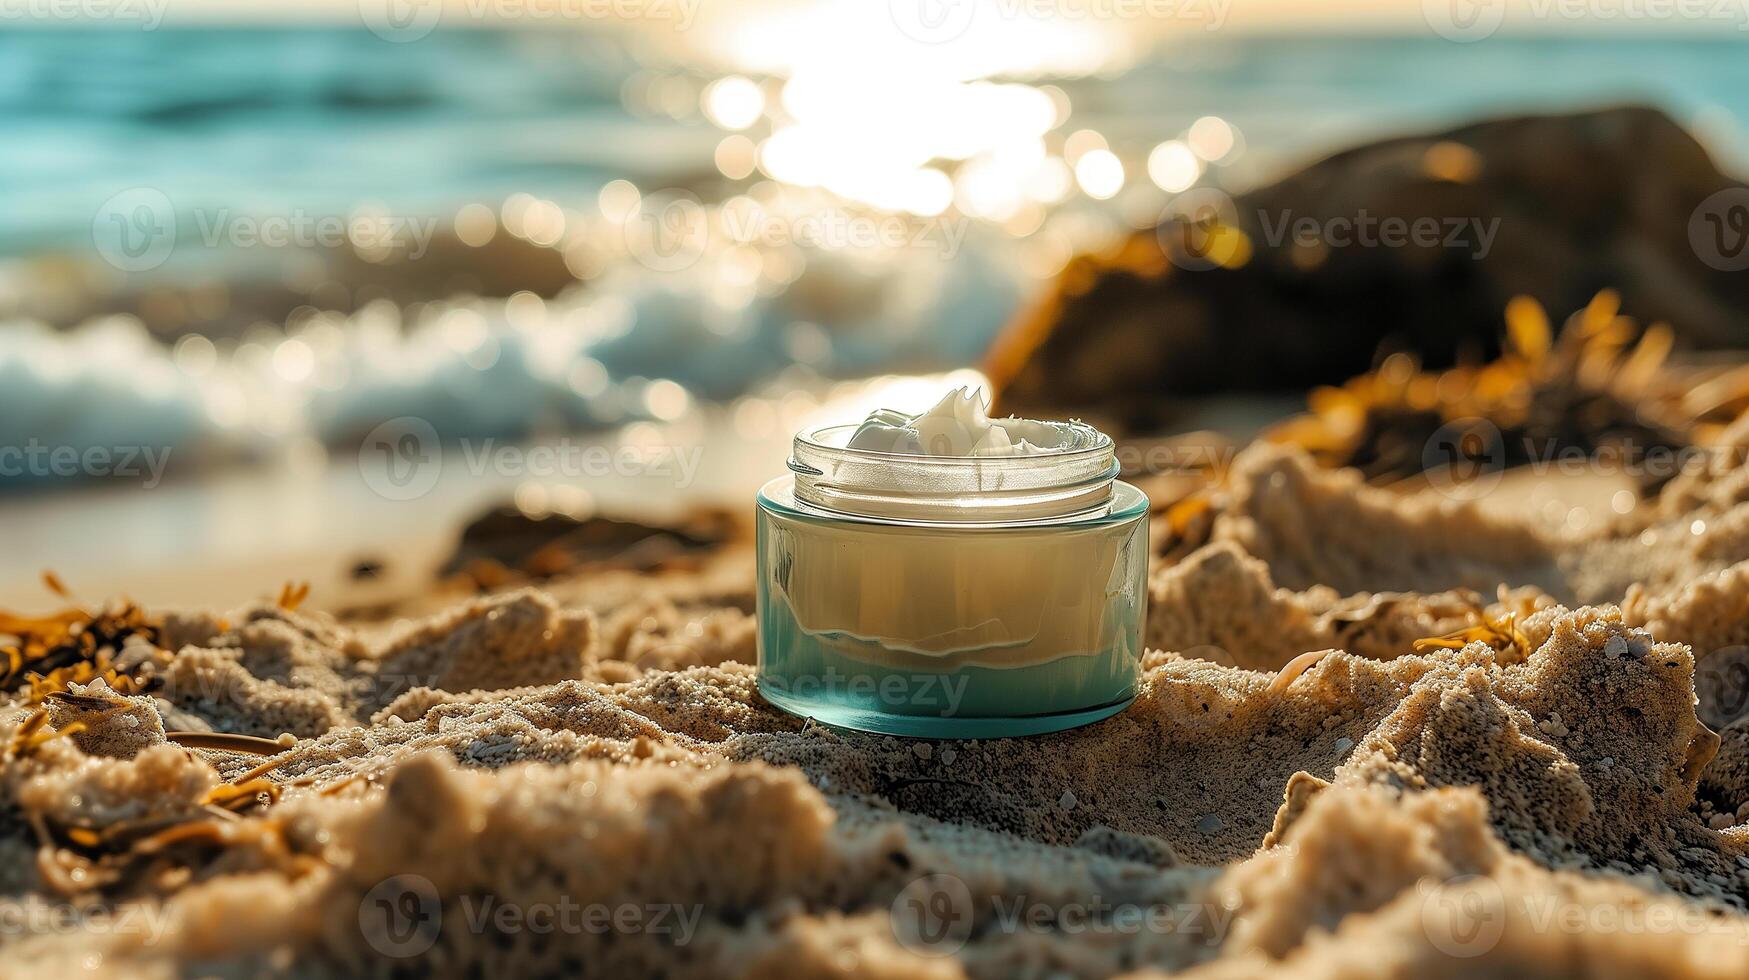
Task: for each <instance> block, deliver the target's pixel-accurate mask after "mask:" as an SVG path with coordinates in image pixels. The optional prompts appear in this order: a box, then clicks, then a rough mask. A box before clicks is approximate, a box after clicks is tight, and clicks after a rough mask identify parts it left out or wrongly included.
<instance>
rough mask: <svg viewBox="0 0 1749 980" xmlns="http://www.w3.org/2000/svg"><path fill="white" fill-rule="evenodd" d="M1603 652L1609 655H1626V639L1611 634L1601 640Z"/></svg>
mask: <svg viewBox="0 0 1749 980" xmlns="http://www.w3.org/2000/svg"><path fill="white" fill-rule="evenodd" d="M1603 652H1604V653H1606V654H1608V655H1610V656H1611V657H1625V656H1627V655H1628V641H1626V640H1624V639H1622V638H1621V637H1619V636H1612V637H1610V638H1609V639H1607V640H1605V641H1603Z"/></svg>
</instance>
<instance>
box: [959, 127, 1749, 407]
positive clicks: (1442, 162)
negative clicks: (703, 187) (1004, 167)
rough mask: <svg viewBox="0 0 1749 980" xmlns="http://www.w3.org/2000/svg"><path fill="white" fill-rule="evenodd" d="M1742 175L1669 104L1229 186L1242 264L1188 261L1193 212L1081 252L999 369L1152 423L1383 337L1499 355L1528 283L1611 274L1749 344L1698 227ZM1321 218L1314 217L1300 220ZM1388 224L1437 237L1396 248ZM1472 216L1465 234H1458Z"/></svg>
mask: <svg viewBox="0 0 1749 980" xmlns="http://www.w3.org/2000/svg"><path fill="white" fill-rule="evenodd" d="M1741 186H1742V185H1741V184H1739V183H1738V182H1737V181H1734V180H1732V179H1730V178H1728V177H1726V176H1725V175H1723V174H1722V173H1720V172H1719V170H1718V168H1717V167H1716V166H1714V164H1713V163H1712V161H1711V159H1710V158H1709V157H1708V156H1707V153H1706V151H1705V150H1704V149H1703V148H1702V147H1701V145H1700V144H1699V143H1698V142H1697V141H1696V140H1695V139H1694V138H1693V137H1692V136H1690V135H1689V134H1688V133H1687V132H1685V131H1684V130H1683V129H1682V128H1681V127H1680V126H1678V125H1677V124H1676V123H1674V122H1673V121H1671V120H1670V119H1669V118H1668V117H1667V116H1665V115H1664V114H1662V113H1661V112H1658V111H1657V110H1655V109H1649V108H1637V107H1629V108H1614V109H1607V110H1601V111H1595V112H1584V113H1578V114H1573V115H1553V116H1525V117H1518V118H1511V119H1501V120H1494V121H1487V122H1481V123H1476V124H1473V125H1469V126H1464V127H1461V128H1459V129H1454V130H1451V131H1449V132H1444V133H1437V134H1433V135H1428V136H1415V137H1406V138H1399V139H1391V140H1386V141H1384V142H1380V143H1374V144H1371V145H1367V146H1362V147H1358V148H1355V149H1351V150H1348V151H1345V152H1343V153H1339V154H1337V155H1335V156H1332V157H1330V158H1328V159H1325V160H1323V161H1320V162H1318V163H1315V164H1313V165H1312V166H1310V167H1307V168H1306V169H1304V170H1302V171H1300V172H1299V173H1296V174H1294V175H1293V176H1290V177H1288V178H1286V179H1284V180H1282V181H1280V182H1278V183H1276V184H1273V185H1270V186H1268V187H1264V188H1262V189H1259V190H1257V191H1255V192H1252V193H1250V194H1247V195H1244V196H1242V197H1240V198H1238V199H1237V200H1236V201H1233V202H1232V205H1231V208H1230V209H1228V208H1226V207H1225V206H1224V201H1223V202H1221V203H1222V205H1223V206H1222V210H1225V211H1226V212H1227V217H1226V218H1225V222H1226V223H1228V224H1230V225H1231V226H1233V227H1236V228H1238V229H1240V230H1241V231H1243V232H1244V236H1245V239H1247V240H1248V242H1249V248H1248V249H1245V250H1244V251H1246V252H1248V253H1249V254H1248V258H1247V259H1245V260H1243V261H1238V260H1235V261H1231V262H1229V263H1228V265H1230V266H1232V267H1230V268H1229V267H1214V268H1206V269H1205V268H1191V267H1190V266H1201V265H1206V264H1207V263H1199V262H1196V261H1195V258H1196V255H1195V253H1194V251H1192V252H1191V253H1189V255H1188V259H1186V258H1185V257H1184V256H1183V255H1182V245H1181V243H1184V242H1190V243H1192V244H1195V243H1196V242H1198V241H1206V240H1207V239H1206V235H1205V234H1204V231H1203V228H1202V227H1200V226H1196V225H1194V224H1192V223H1190V222H1186V221H1184V220H1182V219H1169V220H1167V221H1166V223H1164V224H1163V225H1162V226H1161V228H1159V229H1158V230H1157V231H1156V232H1154V233H1142V234H1140V235H1137V236H1136V237H1134V238H1133V239H1131V240H1130V241H1128V242H1127V243H1126V244H1125V245H1124V246H1123V247H1122V248H1120V249H1119V250H1117V251H1116V252H1115V253H1114V254H1110V255H1104V256H1083V257H1080V258H1078V259H1076V260H1075V261H1074V262H1072V263H1071V264H1070V266H1069V267H1068V268H1067V269H1066V270H1065V271H1064V273H1063V275H1062V277H1061V280H1060V282H1059V283H1058V286H1057V288H1056V290H1055V291H1054V293H1053V295H1051V296H1050V297H1048V298H1047V300H1046V301H1045V302H1043V303H1042V304H1041V305H1040V306H1039V307H1038V308H1037V309H1035V310H1033V311H1032V312H1031V313H1030V314H1029V315H1028V316H1026V317H1025V318H1023V319H1022V320H1021V321H1020V322H1019V323H1016V324H1015V325H1014V326H1013V327H1011V328H1010V330H1009V331H1008V332H1007V333H1005V335H1004V336H1003V338H1002V339H1001V340H1000V341H998V343H997V345H996V346H995V348H994V349H993V350H992V352H991V355H990V358H989V364H988V369H989V371H990V373H991V375H992V377H993V378H994V380H995V382H996V384H997V386H998V388H999V390H1000V392H1001V394H1000V397H999V402H1000V408H1001V410H1002V411H1004V412H1010V411H1013V412H1021V413H1033V412H1039V413H1044V414H1047V415H1061V414H1067V413H1073V414H1081V415H1084V416H1087V417H1089V418H1092V419H1095V420H1098V421H1100V422H1102V423H1103V424H1107V425H1111V426H1113V427H1114V428H1116V429H1117V430H1119V431H1126V432H1136V431H1146V430H1149V429H1153V428H1158V427H1159V426H1160V425H1162V424H1164V423H1166V422H1167V421H1168V420H1169V419H1170V418H1171V414H1172V409H1173V407H1174V405H1175V402H1176V401H1177V400H1178V399H1182V398H1187V397H1194V396H1200V395H1208V394H1214V393H1223V392H1259V391H1288V390H1299V389H1304V388H1307V387H1309V386H1312V385H1315V384H1323V383H1334V382H1340V381H1342V380H1344V379H1346V378H1349V377H1351V376H1353V375H1356V374H1359V373H1362V372H1364V371H1366V370H1368V369H1369V368H1371V367H1372V366H1373V365H1374V364H1375V363H1376V362H1377V360H1378V359H1379V357H1380V355H1381V352H1384V353H1388V352H1391V351H1397V350H1401V351H1408V352H1410V353H1413V354H1415V355H1416V356H1417V357H1419V358H1420V359H1421V361H1422V363H1424V364H1425V365H1427V366H1429V367H1435V368H1437V367H1443V366H1447V365H1450V364H1452V363H1454V362H1456V361H1457V360H1458V359H1459V358H1460V357H1461V358H1474V359H1476V360H1482V359H1486V358H1491V357H1493V356H1494V355H1495V354H1496V353H1498V351H1499V349H1500V336H1501V333H1502V330H1503V317H1502V311H1503V309H1504V307H1505V305H1506V302H1507V300H1509V299H1510V298H1512V297H1513V296H1515V295H1520V294H1524V295H1529V296H1532V297H1534V298H1535V299H1537V300H1538V301H1539V302H1541V303H1542V305H1543V307H1544V308H1545V309H1548V310H1552V311H1566V310H1573V309H1578V308H1579V307H1581V306H1583V305H1585V303H1586V301H1587V300H1589V299H1590V298H1591V297H1592V296H1593V295H1594V294H1595V293H1596V292H1597V291H1598V290H1600V289H1602V288H1605V287H1612V288H1615V289H1617V290H1619V291H1620V293H1621V295H1622V312H1623V313H1624V314H1626V315H1628V316H1633V317H1636V318H1638V319H1639V320H1640V321H1641V322H1649V321H1658V320H1663V321H1668V322H1669V323H1670V324H1671V325H1672V326H1673V327H1674V329H1675V331H1676V335H1677V338H1678V343H1679V345H1682V346H1686V347H1690V348H1721V347H1749V272H1729V271H1721V270H1720V269H1717V268H1714V267H1713V266H1711V265H1709V264H1707V262H1705V261H1703V260H1702V258H1701V257H1700V255H1699V254H1697V248H1699V249H1700V250H1703V251H1704V250H1705V248H1706V246H1704V245H1701V246H1696V245H1691V244H1690V230H1691V219H1693V222H1694V223H1693V227H1696V228H1704V227H1705V225H1704V223H1703V221H1702V218H1703V217H1704V216H1700V217H1697V214H1696V212H1697V208H1699V207H1700V205H1701V204H1702V202H1703V201H1706V200H1707V199H1708V198H1709V197H1710V196H1711V195H1713V194H1714V193H1715V192H1718V191H1721V190H1724V189H1727V188H1733V187H1741ZM1192 193H1193V194H1206V195H1210V196H1211V197H1212V196H1213V195H1214V194H1215V193H1216V192H1213V191H1208V192H1202V191H1193V192H1192ZM1192 200H1194V198H1192ZM1216 200H1217V201H1219V200H1220V199H1218V198H1216ZM1363 216H1364V218H1366V219H1369V220H1371V221H1372V228H1373V233H1372V238H1371V241H1370V243H1369V242H1368V241H1361V240H1358V236H1359V231H1358V229H1359V227H1360V224H1359V222H1360V220H1361V219H1362V218H1363ZM1746 217H1749V213H1746ZM1304 219H1310V226H1313V228H1314V230H1313V233H1311V234H1309V235H1308V234H1301V235H1296V234H1295V230H1296V224H1297V226H1298V227H1302V228H1303V227H1308V223H1307V222H1305V221H1304ZM1386 219H1398V220H1400V221H1402V222H1404V223H1405V224H1404V225H1399V226H1397V227H1398V228H1404V227H1407V228H1411V229H1412V228H1415V227H1417V225H1416V224H1413V223H1415V222H1419V227H1421V228H1423V229H1426V230H1429V231H1431V230H1438V231H1439V232H1440V235H1439V240H1438V241H1429V240H1427V239H1425V238H1424V239H1423V241H1422V242H1421V243H1419V244H1417V243H1415V242H1413V241H1409V242H1407V243H1406V244H1399V245H1396V246H1385V245H1380V244H1378V241H1379V239H1380V237H1381V236H1380V234H1379V232H1380V231H1381V230H1382V229H1383V228H1384V227H1385V225H1384V221H1385V220H1386ZM1343 222H1347V223H1348V224H1347V225H1344V224H1343ZM1732 227H1735V225H1733V226H1732ZM1343 228H1352V229H1353V230H1352V231H1349V232H1348V234H1349V236H1350V238H1351V239H1354V240H1349V241H1347V242H1346V243H1343V242H1342V241H1340V240H1339V238H1340V236H1339V235H1338V234H1337V233H1336V231H1335V230H1337V229H1343ZM1453 229H1458V233H1459V235H1460V238H1461V240H1459V241H1455V242H1453V241H1448V240H1447V236H1448V235H1450V234H1451V233H1452V231H1453ZM1489 229H1492V230H1491V232H1490V231H1489ZM1186 235H1188V236H1190V237H1189V238H1186V237H1185V236H1186ZM1485 235H1486V237H1484V236H1485ZM1199 236H1200V237H1199ZM1163 243H1164V244H1163ZM1169 248H1173V249H1178V250H1179V251H1180V253H1181V255H1180V257H1179V259H1178V261H1174V260H1172V259H1169V258H1168V249H1169ZM1715 258H1716V257H1715Z"/></svg>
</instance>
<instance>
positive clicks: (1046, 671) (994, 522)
mask: <svg viewBox="0 0 1749 980" xmlns="http://www.w3.org/2000/svg"><path fill="white" fill-rule="evenodd" d="M1071 424H1072V425H1074V426H1078V427H1079V429H1082V430H1085V431H1084V432H1082V433H1080V434H1081V436H1082V437H1083V438H1082V439H1080V440H1078V441H1077V445H1079V446H1081V447H1082V448H1076V449H1074V450H1071V451H1066V452H1054V453H1046V454H1041V455H1032V456H1004V457H953V456H924V455H910V454H901V453H884V452H872V451H869V450H863V449H851V448H847V446H846V444H847V443H848V441H849V440H850V438H851V436H852V434H853V433H854V432H855V430H856V426H854V425H840V426H831V427H828V428H824V429H819V430H816V431H814V432H807V433H801V434H798V435H797V436H796V439H795V449H794V455H793V457H792V458H791V459H790V463H789V469H790V471H791V472H790V473H789V474H788V475H785V476H780V477H778V478H777V479H775V480H772V481H771V482H770V483H767V484H766V485H765V486H764V487H763V488H762V489H761V490H760V491H759V495H758V561H759V584H758V616H759V690H760V692H761V693H762V694H763V695H764V696H765V698H766V700H768V701H770V702H771V703H773V704H775V705H777V706H778V707H780V708H782V709H784V710H786V711H789V712H790V713H792V714H796V715H800V716H804V717H808V718H814V719H816V720H818V721H820V722H823V723H825V724H829V725H836V726H840V727H844V728H853V729H860V730H863V731H871V732H881V733H885V734H889V735H908V736H918V737H927V738H1001V737H1007V736H1014V735H1032V734H1038V733H1040V732H1051V731H1058V730H1061V729H1065V728H1073V727H1075V726H1077V725H1084V724H1087V723H1089V722H1093V721H1097V720H1099V719H1101V718H1104V717H1107V716H1108V715H1112V714H1115V713H1116V712H1118V711H1121V710H1123V708H1124V707H1125V706H1126V705H1128V704H1129V703H1130V701H1131V700H1132V699H1134V697H1135V691H1136V681H1137V676H1138V673H1139V671H1140V663H1141V655H1142V638H1141V632H1142V623H1143V620H1144V618H1145V615H1146V607H1147V568H1148V498H1147V496H1146V495H1145V494H1144V493H1142V492H1141V491H1140V490H1138V489H1136V488H1135V487H1132V486H1130V485H1129V484H1127V483H1123V482H1120V481H1118V480H1117V474H1118V465H1117V460H1116V455H1115V452H1114V449H1113V446H1112V442H1111V439H1110V438H1109V437H1107V436H1105V435H1104V434H1102V433H1099V432H1098V431H1097V430H1094V429H1092V428H1091V427H1088V426H1084V425H1081V424H1080V423H1071Z"/></svg>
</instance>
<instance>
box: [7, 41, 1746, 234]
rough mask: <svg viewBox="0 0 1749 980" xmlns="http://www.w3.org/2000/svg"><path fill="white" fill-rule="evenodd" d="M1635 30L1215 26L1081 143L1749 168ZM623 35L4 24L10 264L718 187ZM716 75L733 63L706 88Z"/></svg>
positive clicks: (1158, 69) (1724, 87)
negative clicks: (1646, 159) (1490, 128)
mask: <svg viewBox="0 0 1749 980" xmlns="http://www.w3.org/2000/svg"><path fill="white" fill-rule="evenodd" d="M1722 36H1723V37H1724V39H1722V40H1718V41H1704V40H1685V39H1680V38H1669V39H1637V38H1591V39H1586V38H1507V37H1496V38H1491V39H1489V40H1488V41H1486V42H1485V43H1478V44H1453V43H1449V42H1446V41H1444V40H1441V39H1438V38H1435V37H1427V36H1415V37H1388V36H1386V37H1353V38H1344V37H1319V36H1313V37H1246V36H1240V35H1228V34H1215V35H1204V34H1202V33H1200V32H1196V33H1195V34H1194V35H1193V36H1192V37H1190V38H1189V39H1187V40H1185V41H1184V42H1181V43H1177V44H1174V43H1167V44H1164V45H1163V46H1161V47H1160V48H1159V49H1158V50H1157V51H1156V52H1154V53H1153V54H1152V55H1151V56H1150V57H1147V58H1145V59H1143V60H1142V61H1141V62H1140V63H1139V64H1138V65H1136V66H1135V67H1133V68H1131V69H1129V70H1127V71H1125V72H1123V73H1121V74H1119V75H1117V76H1115V77H1112V78H1101V79H1058V80H1055V82H1056V84H1058V85H1060V86H1061V87H1062V88H1063V89H1064V91H1065V92H1067V93H1068V95H1069V97H1070V99H1071V101H1072V103H1073V105H1074V112H1073V116H1072V117H1071V122H1070V127H1071V128H1075V127H1091V128H1094V129H1097V130H1099V131H1100V132H1102V133H1104V134H1105V135H1106V136H1107V138H1108V139H1110V141H1111V142H1112V145H1113V147H1114V149H1118V150H1119V151H1120V152H1121V151H1123V150H1124V149H1126V148H1128V149H1130V150H1132V151H1139V152H1142V153H1145V152H1146V149H1147V148H1148V147H1149V146H1152V145H1153V144H1154V143H1156V142H1158V141H1159V140H1161V139H1163V138H1166V137H1168V136H1171V135H1175V134H1176V133H1177V132H1179V131H1180V130H1182V129H1183V128H1184V127H1185V126H1187V125H1188V124H1189V123H1190V122H1191V121H1192V120H1194V119H1195V118H1196V117H1198V116H1201V115H1204V114H1210V113H1212V114H1216V115H1220V116H1223V117H1225V118H1227V119H1228V120H1229V121H1231V122H1233V123H1235V124H1236V125H1238V126H1239V128H1240V129H1241V131H1242V132H1243V133H1244V135H1245V139H1246V144H1247V148H1248V154H1249V156H1250V159H1251V160H1252V161H1253V163H1254V165H1255V166H1256V167H1257V168H1258V169H1260V170H1263V171H1267V170H1268V169H1270V168H1271V167H1273V166H1281V165H1287V164H1290V163H1291V162H1293V161H1296V160H1299V159H1302V158H1303V157H1305V156H1308V155H1313V154H1317V153H1320V152H1323V151H1325V150H1328V149H1331V148H1333V147H1336V146H1339V145H1341V144H1343V143H1346V142H1349V141H1352V140H1355V139H1363V138H1366V137H1369V136H1376V135H1380V134H1384V133H1390V132H1395V131H1398V130H1401V129H1403V128H1406V127H1407V128H1421V127H1426V126H1430V125H1440V124H1444V123H1447V122H1455V121H1458V120H1461V119H1464V118H1467V117H1469V116H1473V115H1475V114H1479V113H1492V112H1504V111H1514V110H1518V109H1524V108H1547V109H1553V108H1568V107H1573V106H1576V105H1585V104H1596V103H1603V102H1611V101H1622V100H1635V101H1644V102H1649V103H1652V104H1654V105H1658V106H1661V107H1663V108H1664V109H1665V110H1666V111H1668V112H1670V113H1671V114H1672V115H1673V116H1675V117H1676V118H1678V119H1679V120H1681V121H1683V122H1685V123H1691V124H1692V123H1695V122H1697V121H1699V122H1701V123H1702V124H1704V125H1707V126H1709V127H1713V128H1717V129H1719V130H1720V131H1721V132H1722V134H1723V137H1722V138H1723V139H1724V140H1725V141H1726V144H1727V145H1728V147H1729V150H1728V153H1729V155H1730V156H1732V158H1734V159H1739V160H1740V159H1741V158H1742V157H1741V152H1740V151H1741V148H1742V146H1743V145H1744V142H1743V139H1742V124H1743V123H1744V122H1745V121H1746V120H1749V47H1746V46H1745V43H1744V42H1743V41H1742V40H1741V39H1740V38H1738V37H1737V36H1735V35H1733V34H1730V33H1729V32H1722ZM636 53H637V52H636V51H634V50H633V47H632V45H630V44H629V43H628V40H627V37H626V36H625V35H607V34H602V33H588V32H583V31H563V32H554V31H549V32H544V33H542V32H531V31H516V30H503V31H495V30H458V31H439V32H438V33H436V34H433V35H431V36H430V37H428V38H425V39H424V40H422V41H420V42H419V43H417V44H391V43H388V42H385V41H383V40H381V39H380V38H378V37H376V36H375V35H373V34H371V33H370V32H369V31H366V30H362V29H356V30H355V29H342V28H305V29H295V30H290V29H288V30H269V29H247V30H238V29H217V28H215V29H161V30H157V31H149V32H143V31H138V30H120V29H117V30H105V29H98V28H91V29H83V28H82V29H78V30H39V29H31V30H14V31H0V146H4V147H5V148H6V152H5V153H0V188H3V189H4V191H3V199H4V204H5V206H4V207H0V255H7V254H13V255H17V254H29V253H32V252H36V251H41V250H45V249H54V248H61V247H75V246H86V245H88V238H89V236H88V232H89V226H90V216H91V215H92V214H93V212H94V210H95V209H96V208H97V206H98V205H100V204H101V203H102V202H103V201H104V200H105V199H106V198H108V196H109V195H111V194H113V193H115V192H116V191H117V190H119V189H122V188H126V187H135V186H150V187H156V188H159V189H162V190H164V191H165V192H166V193H168V194H169V195H171V196H172V197H173V198H175V199H176V200H177V201H178V202H179V203H186V204H187V205H188V206H197V205H198V206H208V205H210V206H215V207H216V206H230V207H234V208H245V207H254V208H257V209H259V210H263V211H269V210H284V209H287V208H290V207H304V208H310V209H327V210H339V211H342V212H344V211H345V210H347V209H350V208H352V207H354V206H356V205H357V204H359V203H360V202H363V201H370V202H374V203H380V204H381V205H383V206H384V207H386V208H389V209H392V210H393V211H394V212H395V213H398V214H399V213H407V214H412V213H431V214H447V213H451V212H453V210H454V208H455V207H457V206H459V205H461V204H465V203H468V202H472V201H501V200H502V199H503V198H504V197H505V196H506V195H508V194H509V193H512V192H514V191H527V192H529V193H533V194H536V195H541V196H545V197H549V198H552V199H555V200H561V201H565V200H572V199H575V198H578V197H581V196H584V195H593V194H594V192H595V191H596V190H597V189H598V188H599V187H600V186H601V185H602V184H603V183H605V182H606V181H607V180H610V179H612V178H614V177H628V178H631V179H633V180H634V181H635V182H637V183H639V184H640V186H649V185H650V184H651V183H652V182H659V183H660V184H662V185H665V186H683V185H685V184H686V183H688V182H691V181H696V180H699V179H701V178H706V177H708V176H709V175H710V174H712V173H713V169H712V164H711V153H712V150H713V148H714V147H715V145H716V142H717V140H718V139H719V138H720V137H721V133H720V132H718V131H716V130H714V129H713V128H712V127H711V126H709V125H708V124H707V123H705V122H704V120H702V119H699V118H685V119H679V120H676V119H670V118H668V117H666V116H661V115H652V114H649V113H640V112H635V111H632V110H629V109H627V108H626V106H625V105H624V103H623V101H622V88H623V87H624V85H625V83H626V81H627V79H628V78H630V77H632V76H633V75H634V73H636V72H638V71H640V70H643V69H644V68H645V67H646V66H645V65H644V64H642V63H640V61H639V59H638V58H637V57H634V55H635V54H636ZM699 74H700V77H702V78H708V77H710V75H711V72H709V71H704V72H700V73H699Z"/></svg>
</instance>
